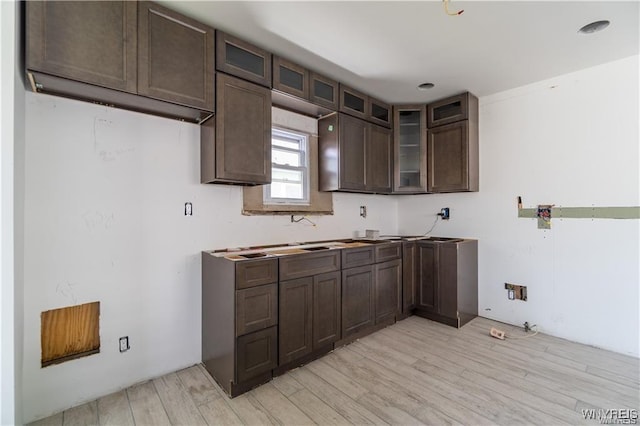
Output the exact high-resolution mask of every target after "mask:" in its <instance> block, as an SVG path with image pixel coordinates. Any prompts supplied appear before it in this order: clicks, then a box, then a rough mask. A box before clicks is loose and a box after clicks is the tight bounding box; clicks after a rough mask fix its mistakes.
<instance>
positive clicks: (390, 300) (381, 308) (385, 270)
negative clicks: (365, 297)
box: [374, 259, 402, 324]
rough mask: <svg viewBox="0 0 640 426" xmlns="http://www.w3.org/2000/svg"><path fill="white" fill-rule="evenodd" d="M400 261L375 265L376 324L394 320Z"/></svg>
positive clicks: (399, 277) (400, 267)
mask: <svg viewBox="0 0 640 426" xmlns="http://www.w3.org/2000/svg"><path fill="white" fill-rule="evenodd" d="M401 282H402V261H401V260H400V259H396V260H390V261H388V262H383V263H377V264H376V265H375V297H374V299H375V303H376V308H375V312H376V324H380V323H382V322H387V321H393V320H395V318H396V316H397V315H398V313H399V312H400V311H401V307H400V304H399V302H400V291H401V287H400V283H401Z"/></svg>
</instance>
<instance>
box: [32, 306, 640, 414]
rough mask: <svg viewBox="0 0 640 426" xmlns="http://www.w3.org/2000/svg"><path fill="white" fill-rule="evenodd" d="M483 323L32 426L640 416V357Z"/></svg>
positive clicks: (376, 337) (189, 381) (175, 387)
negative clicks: (242, 382)
mask: <svg viewBox="0 0 640 426" xmlns="http://www.w3.org/2000/svg"><path fill="white" fill-rule="evenodd" d="M491 327H499V328H501V329H502V330H506V331H507V336H509V335H512V336H514V337H516V336H522V335H524V332H523V331H521V330H519V329H516V328H515V327H511V326H508V325H505V324H500V323H496V322H494V321H490V320H487V319H484V318H476V319H475V320H473V321H472V322H470V323H469V324H467V325H466V326H464V327H463V328H462V329H460V330H456V329H454V328H451V327H447V326H444V325H441V324H438V323H435V322H432V321H429V320H426V319H422V318H418V317H410V318H408V319H406V320H404V321H400V322H398V323H396V324H395V325H393V326H391V327H388V328H386V329H384V330H381V331H378V332H376V333H374V334H372V335H369V336H367V337H365V338H362V339H360V340H358V341H356V342H354V343H352V344H350V345H347V346H345V347H342V348H339V349H337V350H335V351H334V352H332V353H330V354H328V355H326V356H324V357H323V358H321V359H319V360H316V361H314V362H312V363H310V364H308V365H306V366H304V367H301V368H298V369H296V370H293V371H290V372H288V373H287V374H285V375H283V376H280V377H277V378H276V379H274V380H273V381H271V382H269V383H267V384H265V385H263V386H260V387H259V388H256V389H254V390H252V391H251V392H248V393H246V394H244V395H241V396H239V397H237V398H234V399H229V398H228V397H227V396H226V395H225V394H224V393H223V392H222V391H221V390H220V388H219V387H218V386H217V385H216V384H215V382H214V381H213V380H212V379H211V377H210V376H209V375H208V373H207V372H206V370H205V369H204V367H203V366H202V365H196V366H193V367H190V368H187V369H184V370H180V371H177V372H175V373H171V374H167V375H166V376H163V377H160V378H157V379H155V380H151V381H148V382H145V383H141V384H138V385H136V386H132V387H130V388H128V389H126V390H123V391H120V392H117V393H114V394H111V395H108V396H105V397H103V398H100V399H98V400H97V401H93V402H90V403H87V404H84V405H81V406H79V407H75V408H72V409H69V410H66V411H64V412H63V413H59V414H57V415H55V416H52V417H48V418H46V419H43V420H40V421H38V422H35V423H32V424H33V425H65V426H66V425H81V424H100V425H134V424H135V425H165V424H166V425H168V424H174V425H206V424H209V425H214V424H215V425H235V424H246V425H261V424H288V425H305V424H434V425H443V424H463V425H485V424H501V425H515V424H540V425H556V424H566V423H568V424H598V423H599V422H598V421H596V420H590V421H588V420H585V419H584V417H583V414H582V410H583V409H591V408H596V409H598V408H600V409H636V410H637V409H638V408H640V384H639V376H640V373H639V360H638V359H637V358H633V357H628V356H624V355H620V354H616V353H613V352H608V351H604V350H601V349H596V348H593V347H590V346H585V345H580V344H577V343H572V342H569V341H566V340H562V339H558V338H555V337H551V336H547V335H544V334H538V335H536V336H534V337H530V338H524V339H507V340H504V341H500V340H496V339H493V338H491V337H489V335H488V331H489V329H490V328H491Z"/></svg>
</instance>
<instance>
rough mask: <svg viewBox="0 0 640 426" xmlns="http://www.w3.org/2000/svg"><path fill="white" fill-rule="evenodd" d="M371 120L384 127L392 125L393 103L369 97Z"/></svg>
mask: <svg viewBox="0 0 640 426" xmlns="http://www.w3.org/2000/svg"><path fill="white" fill-rule="evenodd" d="M368 119H369V121H371V122H372V123H376V124H379V125H381V126H384V127H391V105H389V104H388V103H385V102H382V101H380V100H378V99H375V98H372V97H369V117H368Z"/></svg>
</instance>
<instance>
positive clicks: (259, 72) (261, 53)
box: [216, 31, 271, 88]
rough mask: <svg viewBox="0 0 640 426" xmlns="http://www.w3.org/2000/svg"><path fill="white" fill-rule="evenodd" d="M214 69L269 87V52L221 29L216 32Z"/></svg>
mask: <svg viewBox="0 0 640 426" xmlns="http://www.w3.org/2000/svg"><path fill="white" fill-rule="evenodd" d="M216 69H217V70H218V71H223V72H226V73H227V74H231V75H235V76H237V77H240V78H243V79H245V80H248V81H252V82H254V83H258V84H261V85H263V86H266V87H269V88H270V87H271V53H269V52H267V51H266V50H263V49H260V48H259V47H256V46H254V45H252V44H250V43H247V42H246V41H243V40H240V39H239V38H236V37H233V36H231V35H229V34H226V33H223V32H222V31H217V32H216Z"/></svg>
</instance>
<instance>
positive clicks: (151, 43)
mask: <svg viewBox="0 0 640 426" xmlns="http://www.w3.org/2000/svg"><path fill="white" fill-rule="evenodd" d="M214 49H215V45H214V30H213V28H211V27H208V26H206V25H203V24H201V23H199V22H198V21H195V20H193V19H190V18H187V17H186V16H182V15H180V14H178V13H176V12H174V11H172V10H170V9H167V8H166V7H162V6H159V5H157V4H154V3H151V2H146V1H142V2H140V3H138V93H139V94H141V95H144V96H148V97H150V98H155V99H160V100H164V101H169V102H175V103H177V104H182V105H187V106H192V107H196V108H202V109H204V110H207V111H213V109H214V104H215V92H214V91H215V83H214V72H215V68H214V59H215V57H214Z"/></svg>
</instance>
